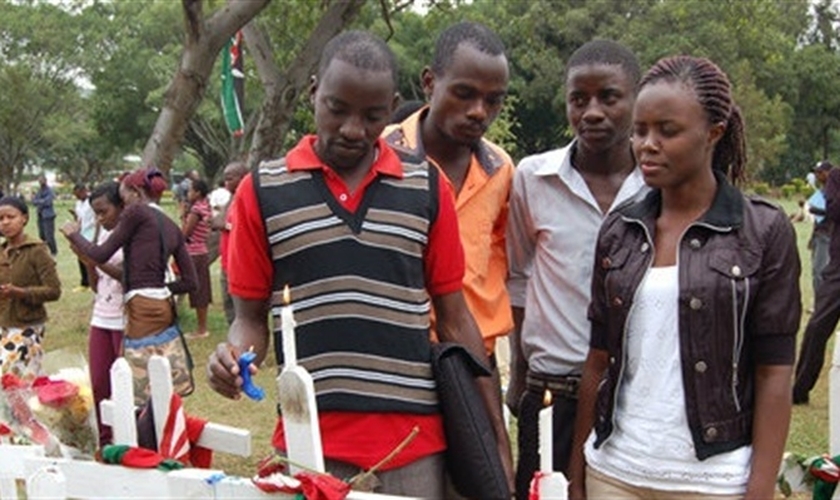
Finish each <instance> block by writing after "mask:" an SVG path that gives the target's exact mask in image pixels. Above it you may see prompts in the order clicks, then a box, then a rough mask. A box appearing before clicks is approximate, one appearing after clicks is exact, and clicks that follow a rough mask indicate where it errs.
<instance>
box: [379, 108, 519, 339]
mask: <svg viewBox="0 0 840 500" xmlns="http://www.w3.org/2000/svg"><path fill="white" fill-rule="evenodd" d="M427 109H428V108H423V109H421V110H420V111H418V112H416V113H414V114H413V115H411V116H409V117H408V118H406V119H405V121H403V122H402V123H400V124H398V125H391V126H389V127H387V128H386V129H385V131H384V132H383V133H382V136H383V137H384V138H385V140H386V141H387V142H388V143H389V144H391V146H393V147H394V149H395V150H396V151H397V153H398V154H399V155H400V156H401V157H415V158H424V157H426V154H425V151H424V149H423V141H422V139H421V131H420V120H421V119H422V118H425V114H426V111H427ZM426 159H427V160H429V163H431V164H433V165H436V166H437V167H438V169H439V170H440V171H441V172H442V173H443V174H444V176H443V178H445V179H447V182H448V183H449V186H450V187H451V188H452V192H453V194H455V189H454V187H453V186H452V183H451V182H449V178H448V177H447V176H446V171H445V170H444V169H443V168H441V167H440V165H437V164H436V163H435V162H434V161H433V160H432V159H431V158H426ZM512 182H513V162H512V161H511V159H510V157H509V156H508V155H507V153H505V151H504V150H503V149H502V148H500V147H498V146H496V145H495V144H493V143H492V142H490V141H488V140H486V139H482V141H481V143H480V144H479V145H478V147H477V148H476V150H475V151H474V152H473V155H472V158H471V162H470V166H469V169H468V170H467V177H466V179H464V185H463V186H462V187H461V192H460V193H457V194H455V210H456V212H457V214H458V227H459V232H460V235H461V244H462V245H463V247H464V256H465V258H466V264H467V269H466V273H465V274H464V296H465V298H466V300H467V305H468V306H469V309H470V311H471V312H472V314H473V317H474V318H475V321H476V323H478V327H479V329H480V330H481V335H482V336H483V337H484V347H485V348H486V349H487V353H488V354H492V353H493V351H494V349H495V346H496V337H499V336H501V335H506V334H507V333H508V332H510V331H511V330H512V329H513V317H512V315H511V309H510V299H509V297H508V292H507V287H506V285H505V280H506V279H507V269H508V268H507V254H506V251H505V229H506V227H507V214H508V198H509V196H510V189H511V184H512Z"/></svg>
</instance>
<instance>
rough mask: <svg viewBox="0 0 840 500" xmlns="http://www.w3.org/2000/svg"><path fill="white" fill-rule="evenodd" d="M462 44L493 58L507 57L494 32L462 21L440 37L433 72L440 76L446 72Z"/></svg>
mask: <svg viewBox="0 0 840 500" xmlns="http://www.w3.org/2000/svg"><path fill="white" fill-rule="evenodd" d="M462 43H468V44H470V46H472V47H474V48H475V49H477V50H478V51H479V52H482V53H484V54H488V55H491V56H500V55H502V56H503V55H505V44H504V43H503V42H502V39H501V38H499V35H497V34H496V33H494V32H493V30H491V29H490V28H488V27H487V26H485V25H483V24H480V23H474V22H470V21H462V22H460V23H457V24H453V25H452V26H450V27H448V28H446V29H445V30H443V32H442V33H441V34H440V35H439V36H438V39H437V42H435V55H434V59H432V71H434V72H435V73H436V74H438V75H439V74H442V73H443V72H444V71H446V68H448V67H449V65H450V64H451V63H452V57H453V55H454V54H455V51H456V50H458V47H460V46H461V44H462Z"/></svg>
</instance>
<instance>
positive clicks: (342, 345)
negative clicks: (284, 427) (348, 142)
mask: <svg viewBox="0 0 840 500" xmlns="http://www.w3.org/2000/svg"><path fill="white" fill-rule="evenodd" d="M403 171H404V175H403V178H402V179H397V178H393V177H384V176H380V177H378V178H377V179H376V180H375V181H374V182H373V183H372V184H371V185H369V186H368V187H367V189H366V190H365V193H364V198H363V200H362V202H361V204H360V205H359V208H358V209H357V210H356V212H355V213H349V212H348V211H346V210H345V209H344V208H343V207H342V206H341V205H340V204H339V203H338V202H337V201H336V200H335V198H334V196H333V195H332V193H331V192H330V191H329V188H328V187H327V185H326V182H325V180H324V177H323V173H322V172H320V171H313V170H307V171H299V172H289V171H288V170H287V169H286V165H285V160H275V161H271V162H264V163H263V164H261V165H260V167H259V170H258V175H256V176H254V178H255V188H256V190H257V198H258V200H259V204H260V210H261V211H262V217H263V220H264V221H265V226H266V234H267V237H268V245H269V251H270V253H271V259H272V262H273V266H274V283H273V290H274V292H273V294H272V298H271V314H272V317H273V319H274V346H275V354H276V356H277V363H278V365H282V363H283V352H282V351H283V342H282V332H281V329H280V324H281V322H280V310H281V306H282V305H283V298H282V291H283V288H284V286H285V285H288V286H289V287H290V290H291V297H292V300H291V304H292V308H293V311H294V315H295V321H296V323H297V327H296V329H295V333H296V341H297V355H298V360H299V363H300V364H301V365H302V366H304V367H305V368H306V369H307V370H308V371H309V373H310V374H311V375H312V378H313V380H314V383H315V394H316V400H317V403H318V409H319V410H321V411H324V410H328V411H329V410H334V411H335V410H337V411H364V412H405V413H415V414H430V413H435V412H437V411H438V408H437V392H436V387H435V382H434V378H433V376H432V369H431V364H430V357H431V346H430V343H429V313H430V307H431V304H430V300H429V296H428V293H427V292H426V288H425V278H424V272H423V256H424V251H425V248H426V245H427V244H428V235H429V230H430V227H431V224H432V223H433V222H434V219H435V217H436V215H437V207H438V199H437V192H438V191H437V183H438V178H437V175H438V174H437V172H436V169H433V168H432V169H429V168H428V166H427V164H425V163H423V164H404V165H403Z"/></svg>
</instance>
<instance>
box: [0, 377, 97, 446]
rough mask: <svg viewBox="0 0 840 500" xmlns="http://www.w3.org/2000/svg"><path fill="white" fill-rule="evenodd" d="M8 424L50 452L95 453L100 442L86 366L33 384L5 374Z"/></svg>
mask: <svg viewBox="0 0 840 500" xmlns="http://www.w3.org/2000/svg"><path fill="white" fill-rule="evenodd" d="M3 393H4V395H5V399H6V402H7V405H8V407H9V409H10V410H11V411H10V413H11V422H10V425H9V427H10V428H11V429H12V430H14V431H16V432H17V433H18V434H20V435H23V436H25V437H26V438H28V439H29V440H31V441H32V442H34V443H37V444H42V445H44V446H45V448H46V452H47V454H49V455H62V456H71V457H74V458H75V457H93V455H94V453H95V452H96V447H97V444H98V437H97V436H98V433H97V428H96V414H95V412H94V408H93V392H92V390H91V387H90V382H89V379H88V376H87V371H86V370H85V369H83V368H65V369H61V370H59V371H58V373H56V374H55V375H52V376H49V377H38V378H36V379H35V380H34V381H32V383H31V384H29V383H26V382H24V381H22V380H20V379H18V378H17V377H16V376H15V375H12V374H6V375H3Z"/></svg>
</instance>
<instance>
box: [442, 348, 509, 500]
mask: <svg viewBox="0 0 840 500" xmlns="http://www.w3.org/2000/svg"><path fill="white" fill-rule="evenodd" d="M432 370H433V371H434V373H435V382H436V383H437V390H438V400H439V401H440V410H441V413H443V429H444V433H445V434H446V452H445V457H446V472H447V473H448V474H449V477H450V480H451V481H452V484H453V485H454V486H455V489H456V490H457V491H458V493H459V494H461V495H462V496H465V497H468V498H481V499H508V498H510V490H509V489H508V485H507V481H506V479H505V470H504V467H503V466H502V460H501V457H499V451H498V447H497V446H496V434H495V432H494V431H493V425H492V423H491V422H490V417H489V416H488V415H487V411H486V410H485V406H484V401H483V399H482V398H481V393H480V392H479V389H478V384H477V383H476V380H475V378H476V377H479V376H490V372H489V371H488V370H487V367H486V366H485V365H484V363H483V362H482V361H479V360H477V359H476V358H475V357H474V356H473V355H472V354H471V353H470V352H469V351H467V350H466V349H465V348H464V346H462V345H460V344H455V343H447V342H445V343H438V344H434V345H432Z"/></svg>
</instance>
